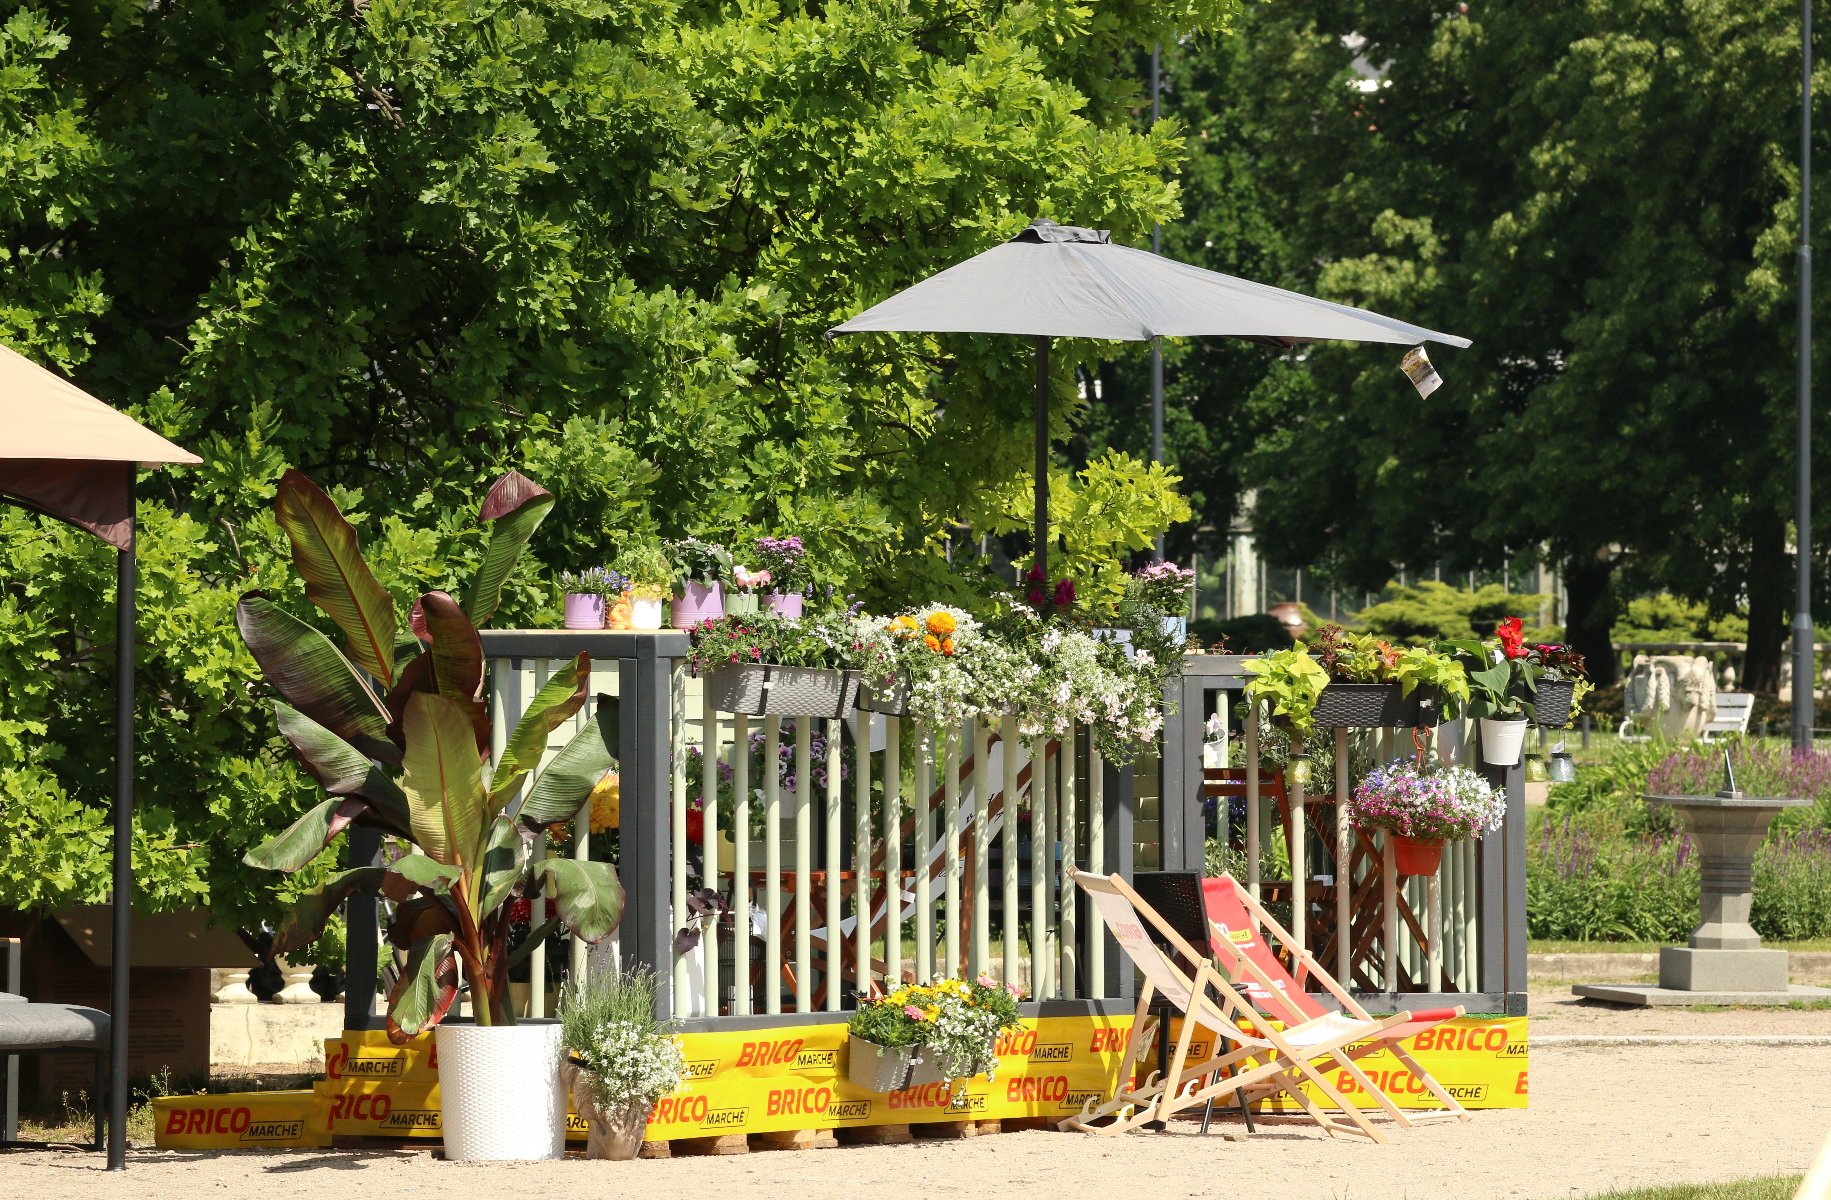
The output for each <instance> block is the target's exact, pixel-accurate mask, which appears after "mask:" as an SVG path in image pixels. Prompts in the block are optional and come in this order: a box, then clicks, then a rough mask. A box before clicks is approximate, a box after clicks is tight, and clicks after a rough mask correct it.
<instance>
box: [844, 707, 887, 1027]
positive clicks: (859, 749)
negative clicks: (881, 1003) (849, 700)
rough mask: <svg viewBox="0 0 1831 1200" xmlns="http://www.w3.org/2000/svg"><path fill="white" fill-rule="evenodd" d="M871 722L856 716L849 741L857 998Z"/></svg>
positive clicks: (866, 912)
mask: <svg viewBox="0 0 1831 1200" xmlns="http://www.w3.org/2000/svg"><path fill="white" fill-rule="evenodd" d="M871 721H872V718H871V716H870V714H869V713H862V712H861V713H859V714H858V724H857V726H856V729H857V731H858V736H856V737H855V738H853V739H852V810H853V811H852V876H853V885H852V978H853V982H854V985H855V987H856V990H857V994H858V995H860V996H864V995H867V994H868V993H869V992H870V990H871V982H872V979H871V925H872V921H871ZM885 899H886V901H888V900H889V893H887V892H886V893H885Z"/></svg>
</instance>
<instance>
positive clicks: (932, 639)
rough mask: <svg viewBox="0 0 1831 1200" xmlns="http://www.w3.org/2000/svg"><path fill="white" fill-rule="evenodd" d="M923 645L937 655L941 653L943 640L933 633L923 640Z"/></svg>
mask: <svg viewBox="0 0 1831 1200" xmlns="http://www.w3.org/2000/svg"><path fill="white" fill-rule="evenodd" d="M922 644H923V645H924V646H927V647H928V648H929V649H930V650H933V651H934V652H935V653H937V654H939V653H940V652H941V639H940V638H938V637H936V636H935V635H934V634H932V633H931V634H929V635H928V636H926V637H924V638H923V639H922Z"/></svg>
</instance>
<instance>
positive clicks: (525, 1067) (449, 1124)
mask: <svg viewBox="0 0 1831 1200" xmlns="http://www.w3.org/2000/svg"><path fill="white" fill-rule="evenodd" d="M434 1036H435V1037H436V1038H437V1039H438V1051H439V1120H440V1123H441V1126H442V1128H443V1129H444V1133H445V1157H446V1158H447V1159H449V1160H451V1161H453V1162H515V1161H525V1160H530V1159H542V1158H559V1157H561V1156H562V1155H564V1154H565V1152H566V1090H565V1087H564V1086H563V1085H562V1084H561V1082H560V1045H561V1042H560V1025H559V1022H558V1021H524V1022H522V1023H521V1024H519V1025H487V1026H486V1025H470V1024H441V1025H440V1026H439V1027H438V1029H437V1031H436V1032H435V1033H434Z"/></svg>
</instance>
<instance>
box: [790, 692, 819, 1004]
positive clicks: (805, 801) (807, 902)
mask: <svg viewBox="0 0 1831 1200" xmlns="http://www.w3.org/2000/svg"><path fill="white" fill-rule="evenodd" d="M813 747H814V726H813V722H812V721H810V720H809V719H808V718H807V717H796V718H795V1011H796V1012H806V1011H807V1010H808V1009H809V1008H811V1007H813V993H814V951H813V938H814V911H813V910H814V903H813V901H814V898H813V896H811V895H810V894H809V892H808V889H809V888H810V887H811V886H812V874H813V867H814V861H813V860H814V787H813V783H814V780H813V762H812V758H813Z"/></svg>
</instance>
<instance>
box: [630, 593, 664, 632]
mask: <svg viewBox="0 0 1831 1200" xmlns="http://www.w3.org/2000/svg"><path fill="white" fill-rule="evenodd" d="M629 627H630V628H631V629H660V628H661V597H659V596H656V597H654V598H653V599H647V598H645V597H642V596H632V597H630V601H629Z"/></svg>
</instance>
